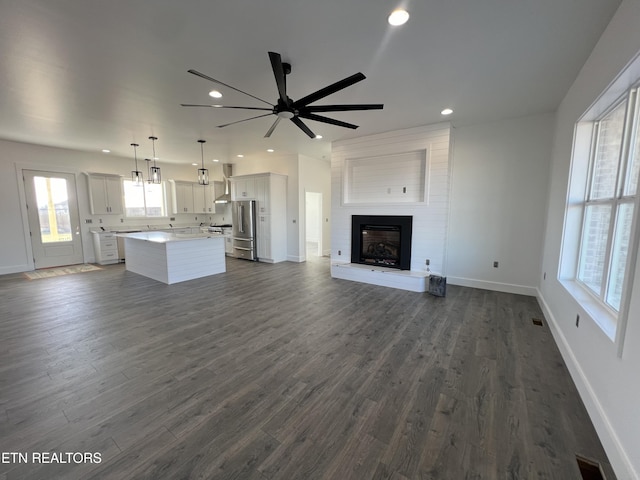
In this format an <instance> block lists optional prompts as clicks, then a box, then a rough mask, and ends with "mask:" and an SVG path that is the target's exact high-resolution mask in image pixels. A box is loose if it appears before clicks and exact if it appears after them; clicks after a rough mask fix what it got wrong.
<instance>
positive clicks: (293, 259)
mask: <svg viewBox="0 0 640 480" xmlns="http://www.w3.org/2000/svg"><path fill="white" fill-rule="evenodd" d="M304 261H305V258H304V257H300V256H296V255H287V262H296V263H301V262H304Z"/></svg>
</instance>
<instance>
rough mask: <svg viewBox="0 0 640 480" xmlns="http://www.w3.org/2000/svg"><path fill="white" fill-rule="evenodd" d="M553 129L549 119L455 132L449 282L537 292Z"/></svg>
mask: <svg viewBox="0 0 640 480" xmlns="http://www.w3.org/2000/svg"><path fill="white" fill-rule="evenodd" d="M553 125H554V116H553V115H551V114H548V115H536V116H529V117H522V118H513V119H508V120H504V121H500V122H493V123H483V124H478V125H470V126H463V127H456V128H454V129H453V131H452V137H453V141H452V148H453V154H452V157H453V161H452V164H453V169H452V170H453V172H452V186H451V200H450V202H451V203H450V205H451V210H450V218H449V242H448V245H447V268H446V274H447V276H448V281H449V283H454V284H458V285H467V286H472V287H477V288H487V289H490V290H499V291H506V292H513V293H521V294H527V295H535V294H536V288H537V285H538V282H539V272H540V261H541V255H542V242H543V237H544V235H543V232H544V226H545V215H546V208H547V182H548V176H549V158H550V155H551V145H552V140H553ZM494 261H497V262H498V268H494V267H493V262H494Z"/></svg>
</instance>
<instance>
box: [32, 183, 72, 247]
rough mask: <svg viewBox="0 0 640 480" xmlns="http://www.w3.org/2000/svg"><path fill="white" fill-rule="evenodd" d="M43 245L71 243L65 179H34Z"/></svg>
mask: <svg viewBox="0 0 640 480" xmlns="http://www.w3.org/2000/svg"><path fill="white" fill-rule="evenodd" d="M33 183H34V186H35V191H36V202H37V204H38V220H39V222H40V239H41V241H42V243H54V242H70V241H71V240H72V236H71V216H70V215H69V199H68V195H67V181H66V180H65V179H64V178H51V177H34V178H33Z"/></svg>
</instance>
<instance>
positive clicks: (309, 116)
mask: <svg viewBox="0 0 640 480" xmlns="http://www.w3.org/2000/svg"><path fill="white" fill-rule="evenodd" d="M298 116H299V117H302V118H306V119H308V120H315V121H316V122H324V123H330V124H331V125H337V126H338V127H345V128H353V129H356V128H358V125H354V124H353V123H347V122H342V121H340V120H335V119H333V118H329V117H323V116H321V115H316V114H314V113H299V114H298Z"/></svg>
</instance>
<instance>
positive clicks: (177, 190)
mask: <svg viewBox="0 0 640 480" xmlns="http://www.w3.org/2000/svg"><path fill="white" fill-rule="evenodd" d="M170 182H171V187H172V193H173V213H194V212H195V204H194V201H193V183H192V182H180V181H178V180H170Z"/></svg>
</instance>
